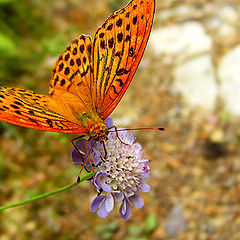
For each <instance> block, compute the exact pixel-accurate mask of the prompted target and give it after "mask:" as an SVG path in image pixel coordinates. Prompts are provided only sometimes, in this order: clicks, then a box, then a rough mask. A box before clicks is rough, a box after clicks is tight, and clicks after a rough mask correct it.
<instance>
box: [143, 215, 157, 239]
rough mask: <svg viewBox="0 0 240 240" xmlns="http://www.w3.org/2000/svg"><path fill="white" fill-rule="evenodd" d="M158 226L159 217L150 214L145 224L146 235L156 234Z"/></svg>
mask: <svg viewBox="0 0 240 240" xmlns="http://www.w3.org/2000/svg"><path fill="white" fill-rule="evenodd" d="M157 226H158V222H157V217H156V216H155V215H153V214H149V215H148V216H147V218H146V219H145V222H144V232H145V234H147V235H149V234H151V233H152V232H154V230H156V228H157Z"/></svg>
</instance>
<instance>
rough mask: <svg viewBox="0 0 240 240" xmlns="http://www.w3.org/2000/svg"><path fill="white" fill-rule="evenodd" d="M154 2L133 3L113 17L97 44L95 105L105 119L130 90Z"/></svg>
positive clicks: (104, 25)
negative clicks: (128, 89)
mask: <svg viewBox="0 0 240 240" xmlns="http://www.w3.org/2000/svg"><path fill="white" fill-rule="evenodd" d="M154 10H155V1H154V0H133V1H131V2H130V3H129V4H128V5H127V6H126V7H125V8H123V9H122V10H120V11H118V12H116V13H114V14H113V15H111V16H110V17H109V18H108V19H107V20H106V22H105V23H104V24H103V25H102V26H101V27H100V28H99V29H98V31H97V33H96V35H95V37H94V42H93V79H92V81H93V83H92V91H93V93H92V95H93V102H94V103H95V106H96V108H97V112H98V113H99V115H100V116H101V117H102V118H103V119H105V118H106V117H107V116H109V115H110V113H111V112H112V111H113V110H114V108H115V107H116V105H117V104H118V102H119V101H120V100H121V98H122V96H123V94H124V93H125V91H126V90H127V88H128V86H129V84H130V82H131V80H132V78H133V75H134V74H135V72H136V70H137V67H138V65H139V63H140V60H141V58H142V55H143V53H144V50H145V47H146V44H147V41H148V38H149V34H150V31H151V27H152V22H153V15H154Z"/></svg>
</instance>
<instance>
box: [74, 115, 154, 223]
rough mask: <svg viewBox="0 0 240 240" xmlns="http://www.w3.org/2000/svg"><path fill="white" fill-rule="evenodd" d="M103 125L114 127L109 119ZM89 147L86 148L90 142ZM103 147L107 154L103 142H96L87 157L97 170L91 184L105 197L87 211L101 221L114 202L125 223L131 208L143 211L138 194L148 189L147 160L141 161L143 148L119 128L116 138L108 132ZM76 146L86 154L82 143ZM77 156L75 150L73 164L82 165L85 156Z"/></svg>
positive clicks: (101, 196) (83, 142)
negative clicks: (117, 205) (119, 203)
mask: <svg viewBox="0 0 240 240" xmlns="http://www.w3.org/2000/svg"><path fill="white" fill-rule="evenodd" d="M106 125H107V127H109V126H113V125H114V124H113V122H112V120H111V118H107V120H106ZM119 138H120V139H121V141H120V139H119ZM88 144H89V147H88V149H89V148H90V147H91V144H93V143H92V142H90V143H88ZM104 144H105V147H106V151H107V155H106V153H105V151H104V147H103V143H100V142H97V143H96V144H95V146H94V148H93V151H92V153H91V154H90V158H91V159H92V160H94V165H95V166H97V169H98V173H97V174H96V176H95V181H94V185H95V187H96V189H97V191H98V192H100V190H103V192H105V194H106V195H99V196H97V197H96V198H95V199H94V200H93V202H92V204H91V209H90V210H91V212H96V211H97V214H98V216H100V217H103V218H104V217H106V216H108V214H109V213H110V212H111V211H112V210H113V208H114V204H115V202H121V206H120V209H119V214H120V217H121V218H122V219H124V220H128V219H129V218H130V217H131V214H132V209H131V205H133V206H134V207H136V208H142V207H143V205H144V201H143V199H142V197H140V194H141V192H148V191H150V186H149V185H148V184H146V183H145V182H146V181H147V180H148V179H149V170H150V167H149V166H148V164H149V163H150V160H149V159H144V158H143V151H142V146H141V145H140V144H139V143H136V142H135V138H134V136H133V135H132V134H130V133H128V132H127V131H126V130H124V129H123V128H118V136H117V134H116V132H110V133H109V135H108V140H107V141H105V142H104ZM77 146H78V147H80V149H81V151H83V152H84V153H86V148H85V140H80V141H78V142H77ZM76 153H77V151H76V150H75V151H74V150H73V152H72V160H73V162H74V164H82V162H83V159H85V158H84V157H86V154H83V155H82V157H80V156H79V153H78V154H76ZM105 155H106V156H105ZM87 166H89V163H88V165H87Z"/></svg>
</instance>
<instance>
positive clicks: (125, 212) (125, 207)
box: [119, 198, 132, 220]
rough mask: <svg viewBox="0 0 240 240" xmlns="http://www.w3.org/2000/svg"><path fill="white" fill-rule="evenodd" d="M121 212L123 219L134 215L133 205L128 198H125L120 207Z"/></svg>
mask: <svg viewBox="0 0 240 240" xmlns="http://www.w3.org/2000/svg"><path fill="white" fill-rule="evenodd" d="M119 214H120V217H121V218H122V219H123V220H128V219H129V218H130V217H131V215H132V208H131V205H130V203H129V202H128V200H127V199H126V198H124V200H123V203H122V205H121V207H120V209H119Z"/></svg>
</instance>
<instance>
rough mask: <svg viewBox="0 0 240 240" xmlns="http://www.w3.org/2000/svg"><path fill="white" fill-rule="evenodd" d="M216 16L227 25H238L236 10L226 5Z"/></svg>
mask: <svg viewBox="0 0 240 240" xmlns="http://www.w3.org/2000/svg"><path fill="white" fill-rule="evenodd" d="M217 16H218V17H219V18H220V19H221V20H222V21H223V22H227V23H229V24H238V22H239V16H238V13H237V9H236V8H234V7H232V6H230V5H226V6H223V7H222V8H220V9H219V11H217Z"/></svg>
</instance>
